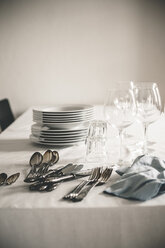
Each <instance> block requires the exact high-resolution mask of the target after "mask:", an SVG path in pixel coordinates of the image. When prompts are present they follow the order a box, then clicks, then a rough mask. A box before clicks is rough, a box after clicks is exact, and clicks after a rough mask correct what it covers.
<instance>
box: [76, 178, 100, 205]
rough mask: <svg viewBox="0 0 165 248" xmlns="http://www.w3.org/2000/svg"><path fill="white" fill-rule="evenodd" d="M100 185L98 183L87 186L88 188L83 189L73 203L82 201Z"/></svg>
mask: <svg viewBox="0 0 165 248" xmlns="http://www.w3.org/2000/svg"><path fill="white" fill-rule="evenodd" d="M98 183H99V182H98V181H97V182H94V183H92V184H91V185H87V186H86V187H85V188H83V189H82V190H81V191H80V193H79V194H78V195H77V196H75V197H74V198H73V199H72V200H73V201H82V200H83V199H84V198H85V197H86V195H87V194H88V193H89V191H90V190H91V189H93V188H94V187H95V186H96V185H97V184H98Z"/></svg>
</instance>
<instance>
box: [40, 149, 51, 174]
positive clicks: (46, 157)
mask: <svg viewBox="0 0 165 248" xmlns="http://www.w3.org/2000/svg"><path fill="white" fill-rule="evenodd" d="M53 160H54V156H53V152H52V151H51V150H47V151H46V152H45V153H44V154H43V160H42V166H41V168H40V169H39V170H38V175H39V176H40V175H41V174H43V173H45V172H47V170H48V168H49V166H50V164H51V163H52V161H53Z"/></svg>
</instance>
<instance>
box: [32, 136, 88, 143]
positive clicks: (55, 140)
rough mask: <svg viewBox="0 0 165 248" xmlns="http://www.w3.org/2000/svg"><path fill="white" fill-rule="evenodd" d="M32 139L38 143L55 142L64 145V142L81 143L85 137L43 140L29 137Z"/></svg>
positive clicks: (37, 137)
mask: <svg viewBox="0 0 165 248" xmlns="http://www.w3.org/2000/svg"><path fill="white" fill-rule="evenodd" d="M31 136H32V138H36V139H38V140H39V141H46V142H57V143H66V142H77V141H83V140H85V137H80V138H75V137H70V138H60V137H51V138H47V137H46V138H45V137H41V136H35V135H31Z"/></svg>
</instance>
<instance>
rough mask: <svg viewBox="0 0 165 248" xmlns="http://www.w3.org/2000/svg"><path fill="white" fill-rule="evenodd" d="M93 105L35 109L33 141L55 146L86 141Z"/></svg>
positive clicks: (32, 129)
mask: <svg viewBox="0 0 165 248" xmlns="http://www.w3.org/2000/svg"><path fill="white" fill-rule="evenodd" d="M93 115H94V107H93V106H92V105H65V106H60V107H42V108H35V109H33V121H34V122H35V124H33V125H32V128H31V135H30V139H31V141H33V142H35V143H38V144H44V145H53V146H68V145H74V144H75V143H79V142H84V140H85V138H86V135H87V130H88V126H89V122H90V121H91V120H92V119H93Z"/></svg>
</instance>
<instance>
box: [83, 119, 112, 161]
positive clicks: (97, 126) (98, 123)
mask: <svg viewBox="0 0 165 248" xmlns="http://www.w3.org/2000/svg"><path fill="white" fill-rule="evenodd" d="M106 141H107V123H106V122H105V121H102V120H94V121H92V122H91V123H90V125H89V129H88V136H87V140H86V162H91V163H101V162H106V160H107V153H106Z"/></svg>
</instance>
